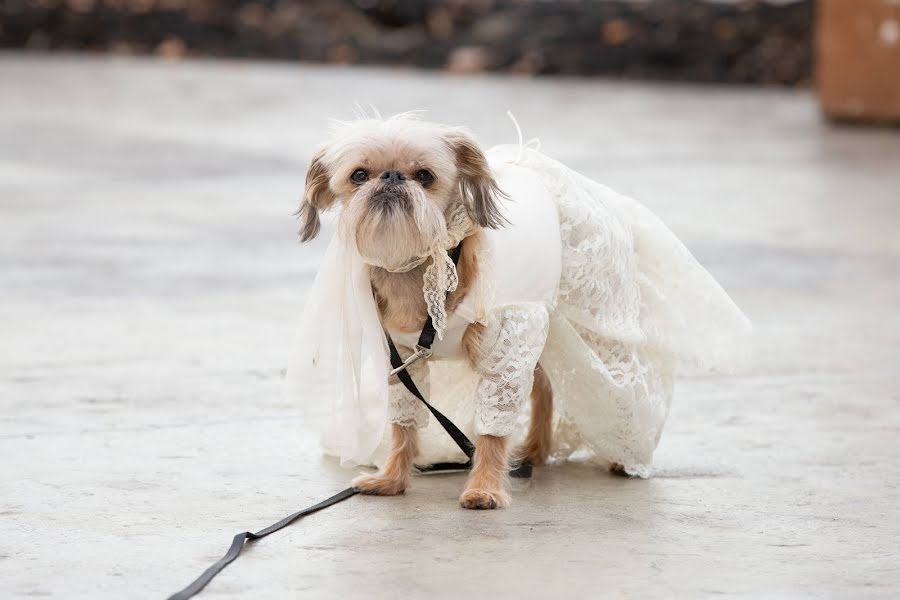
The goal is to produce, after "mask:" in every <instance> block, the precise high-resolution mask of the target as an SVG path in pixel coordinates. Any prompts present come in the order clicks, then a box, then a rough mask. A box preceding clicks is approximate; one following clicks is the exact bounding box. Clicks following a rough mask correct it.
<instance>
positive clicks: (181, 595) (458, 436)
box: [168, 242, 531, 600]
mask: <svg viewBox="0 0 900 600" xmlns="http://www.w3.org/2000/svg"><path fill="white" fill-rule="evenodd" d="M461 252H462V242H460V244H459V245H458V246H457V247H456V248H454V249H453V250H452V251H451V252H450V258H451V259H453V264H456V263H457V262H458V261H459V255H460V253H461ZM435 334H436V331H435V328H434V323H433V322H432V320H431V317H430V316H429V317H428V320H427V321H426V322H425V326H424V327H422V333H421V334H420V335H419V343H418V344H417V347H416V351H417V352H418V353H421V357H423V358H427V357H428V356H430V355H431V346H432V344H434V337H435ZM385 335H386V336H387V342H388V348H389V350H390V353H391V367H392V368H393V369H394V371H396V373H395V374H396V375H397V377H398V378H399V379H400V382H401V383H402V384H403V385H404V386H405V387H406V389H407V390H409V393H411V394H412V395H413V396H415V397H416V398H418V399H419V400H420V401H421V402H422V403H423V404H424V405H425V407H426V408H428V410H429V411H430V412H431V414H432V415H434V418H435V419H437V421H438V423H440V424H441V427H443V428H444V430H445V431H446V432H447V433H448V434H449V435H450V437H451V438H453V441H454V442H456V445H457V446H459V449H460V450H462V451H463V453H465V455H466V456H467V457H468V459H469V460H468V462H466V463H437V464H433V465H430V466H428V467H424V468H418V469H419V470H420V471H423V472H435V471H457V470H465V469H470V468H472V457H473V456H474V455H475V444H473V443H472V441H471V440H469V438H468V437H466V434H464V433H463V432H462V431H460V429H459V427H457V426H456V425H455V424H454V423H453V421H451V420H450V419H448V418H447V417H445V416H444V415H443V413H441V411H439V410H438V409H436V408H435V407H433V406H432V405H431V404H429V403H428V401H427V400H425V397H424V396H423V395H422V392H420V391H419V388H418V387H416V384H415V382H414V381H413V379H412V377H410V375H409V373H408V372H407V371H406V367H408V366H409V365H410V364H412V363H411V362H406V363H404V361H403V359H402V358H400V353H399V352H397V347H396V346H395V345H394V342H393V340H391V336H390V335H388V334H387V332H385ZM509 475H510V477H521V478H527V477H531V465H530V464H528V463H522V464H521V465H519V466H518V467H517V468H516V469H513V470H512V471H510V473H509ZM358 493H359V490H357V489H356V488H353V487H349V488H347V489H346V490H342V491H340V492H338V493H337V494H335V495H334V496H332V497H330V498H327V499H326V500H322V501H321V502H319V503H318V504H314V505H312V506H310V507H308V508H304V509H303V510H299V511H297V512H295V513H294V514H291V515H288V516H286V517H285V518H283V519H282V520H280V521H278V522H277V523H273V524H271V525H269V526H268V527H266V528H265V529H260V530H259V531H257V532H256V533H251V532H249V531H244V532H241V533H239V534H237V535H235V536H234V539H232V540H231V547H229V548H228V552H226V553H225V556H223V557H222V558H220V559H219V560H218V561H217V562H216V563H214V564H213V565H212V566H210V567H209V568H208V569H206V570H205V571H203V574H202V575H200V577H198V578H197V579H195V580H194V581H193V582H191V584H190V585H188V586H187V587H186V588H184V589H183V590H181V591H180V592H177V593H175V594H172V595H171V596H169V598H168V600H188V599H189V598H193V597H194V596H196V595H197V594H199V593H200V591H201V590H202V589H203V588H205V587H206V585H207V584H208V583H209V582H210V581H212V580H213V578H214V577H215V576H216V575H218V574H219V573H221V572H222V570H223V569H224V568H225V567H227V566H228V565H230V564H231V563H232V562H234V560H235V559H236V558H237V557H238V556H240V555H241V550H243V549H244V545H245V544H246V543H247V542H254V541H256V540H259V539H262V538H264V537H266V536H267V535H269V534H272V533H275V532H276V531H280V530H282V529H284V528H285V527H287V526H288V525H290V524H291V523H293V522H294V521H296V520H298V519H302V518H303V517H305V516H306V515H311V514H313V513H314V512H318V511H320V510H322V509H323V508H328V507H329V506H334V505H335V504H337V503H338V502H343V501H344V500H346V499H347V498H350V497H353V496H355V495H357V494H358Z"/></svg>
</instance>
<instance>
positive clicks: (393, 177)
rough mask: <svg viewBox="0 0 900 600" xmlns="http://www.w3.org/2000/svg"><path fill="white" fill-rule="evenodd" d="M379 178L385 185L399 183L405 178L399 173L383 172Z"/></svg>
mask: <svg viewBox="0 0 900 600" xmlns="http://www.w3.org/2000/svg"><path fill="white" fill-rule="evenodd" d="M381 178H382V179H384V180H385V181H386V182H387V183H400V182H401V181H403V180H404V179H406V176H405V175H404V174H403V173H401V172H400V171H385V172H384V173H382V174H381Z"/></svg>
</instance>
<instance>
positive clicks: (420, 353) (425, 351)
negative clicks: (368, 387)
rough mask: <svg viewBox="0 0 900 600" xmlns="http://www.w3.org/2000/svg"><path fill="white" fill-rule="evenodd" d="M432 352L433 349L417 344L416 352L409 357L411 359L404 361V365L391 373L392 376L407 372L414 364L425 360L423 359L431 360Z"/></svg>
mask: <svg viewBox="0 0 900 600" xmlns="http://www.w3.org/2000/svg"><path fill="white" fill-rule="evenodd" d="M431 355H432V350H431V348H426V347H425V346H420V345H418V344H416V351H415V352H413V353H412V354H410V355H409V358H407V359H406V360H404V361H403V364H402V365H400V366H399V367H397V368H396V369H394V370H393V371H391V375H396V374H397V373H399V372H400V371H405V370H406V369H407V368H408V367H410V366H412V365H413V363H415V362H417V361H419V360H421V359H423V358H426V359H427V358H431Z"/></svg>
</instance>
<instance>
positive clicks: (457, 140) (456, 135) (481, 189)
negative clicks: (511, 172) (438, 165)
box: [445, 127, 509, 229]
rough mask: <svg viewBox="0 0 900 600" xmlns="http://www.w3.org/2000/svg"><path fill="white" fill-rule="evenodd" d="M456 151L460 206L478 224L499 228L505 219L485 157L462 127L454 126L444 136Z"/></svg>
mask: <svg viewBox="0 0 900 600" xmlns="http://www.w3.org/2000/svg"><path fill="white" fill-rule="evenodd" d="M445 138H446V140H447V143H448V144H450V147H451V148H452V149H453V153H454V154H455V155H456V169H457V173H458V178H459V191H460V195H461V196H462V202H463V206H465V207H466V211H467V212H468V213H469V217H471V218H472V220H473V221H475V222H476V223H477V224H478V225H480V226H482V227H489V228H491V229H499V228H500V227H503V226H504V225H506V224H508V223H509V222H508V221H507V220H506V217H504V216H503V213H502V212H501V210H500V198H505V197H506V195H505V194H504V193H503V192H502V191H501V190H500V187H499V186H498V185H497V181H496V180H495V179H494V176H493V175H492V174H491V168H490V166H489V165H488V161H487V157H485V155H484V152H482V151H481V148H480V147H479V146H478V142H476V141H475V138H473V137H472V134H471V133H469V132H468V131H467V130H466V129H462V128H457V127H454V128H452V129H450V130H449V131H448V132H447V134H446V136H445Z"/></svg>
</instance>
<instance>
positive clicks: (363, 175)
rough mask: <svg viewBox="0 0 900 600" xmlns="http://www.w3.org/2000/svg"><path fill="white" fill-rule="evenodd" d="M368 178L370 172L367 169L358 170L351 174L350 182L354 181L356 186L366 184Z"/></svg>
mask: <svg viewBox="0 0 900 600" xmlns="http://www.w3.org/2000/svg"><path fill="white" fill-rule="evenodd" d="M368 178H369V172H368V171H366V170H365V169H357V170H355V171H353V173H351V174H350V181H352V182H353V183H355V184H356V185H359V184H361V183H365V182H366V180H367V179H368Z"/></svg>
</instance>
